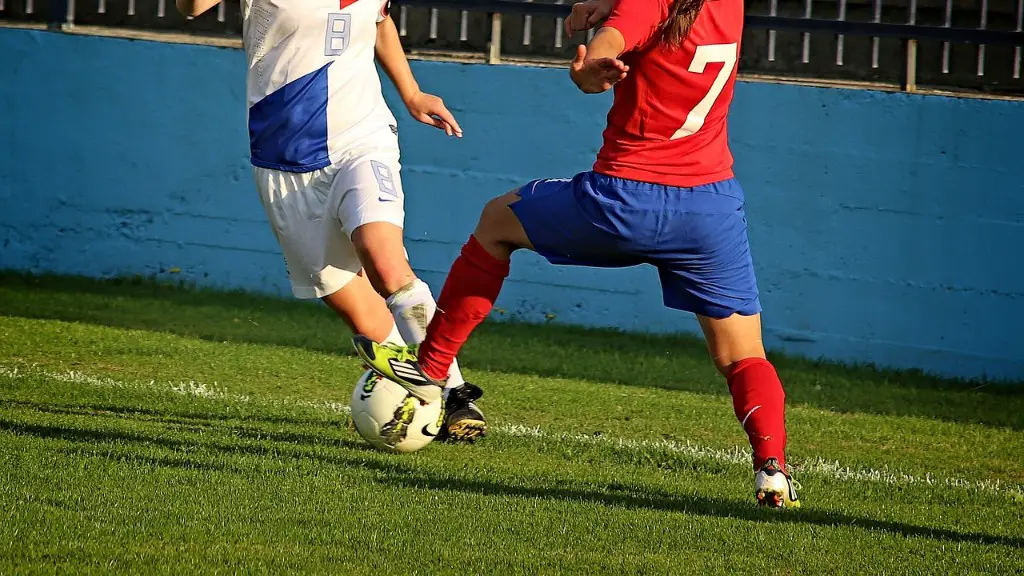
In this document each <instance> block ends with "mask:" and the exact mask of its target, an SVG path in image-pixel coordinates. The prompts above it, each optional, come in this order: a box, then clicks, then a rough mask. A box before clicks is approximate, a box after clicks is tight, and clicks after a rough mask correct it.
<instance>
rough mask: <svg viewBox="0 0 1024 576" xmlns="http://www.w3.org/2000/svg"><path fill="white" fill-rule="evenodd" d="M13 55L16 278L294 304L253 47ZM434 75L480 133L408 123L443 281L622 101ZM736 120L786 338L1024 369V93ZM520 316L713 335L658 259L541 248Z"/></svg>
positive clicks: (417, 248) (771, 110)
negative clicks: (672, 289) (564, 258)
mask: <svg viewBox="0 0 1024 576" xmlns="http://www.w3.org/2000/svg"><path fill="white" fill-rule="evenodd" d="M0 54H2V55H3V56H2V58H0V135H2V139H0V247H2V251H0V268H18V269H25V270H32V271H56V272H66V273H77V274H87V275H94V276H105V275H113V274H124V273H143V274H151V273H157V274H159V273H164V274H166V273H167V271H168V270H170V269H180V272H176V273H177V274H178V275H180V276H181V277H184V278H187V279H192V280H196V281H199V282H202V283H205V284H209V285H215V286H223V287H241V288H247V289H253V290H259V291H264V292H270V293H275V294H281V295H288V294H290V291H289V289H288V287H287V280H286V276H285V272H284V266H283V263H282V261H281V258H280V256H279V253H278V250H277V246H276V244H275V242H274V239H273V236H272V235H271V233H270V231H269V229H268V227H267V224H266V222H265V219H264V216H263V212H262V209H261V207H260V204H259V202H258V200H257V197H256V193H255V191H254V189H253V186H252V183H251V175H250V168H249V165H248V161H247V138H246V130H245V126H244V121H245V111H244V95H243V91H244V78H243V73H244V68H245V63H244V59H243V55H242V54H241V52H239V51H237V50H227V49H217V48H209V47H200V46H181V45H167V44H159V43H151V42H135V41H126V40H115V39H103V38H93V37H84V36H67V35H60V34H50V33H44V32H32V31H20V30H0ZM413 67H414V70H415V72H416V74H417V76H418V77H419V79H420V82H421V84H422V85H423V86H424V88H425V89H427V90H431V91H435V92H436V93H439V94H442V95H443V96H444V97H445V99H446V101H447V103H448V104H449V106H450V107H451V109H452V110H453V111H454V112H455V113H456V114H457V115H458V116H459V119H460V121H461V123H462V125H463V127H464V128H465V130H466V137H465V138H464V139H463V140H462V141H449V140H446V139H445V138H443V137H440V136H439V134H437V133H435V132H434V131H432V130H431V129H428V128H425V127H421V126H419V125H417V124H415V123H414V122H412V121H410V120H408V119H407V118H405V117H403V116H401V115H400V118H401V120H400V123H401V141H402V146H403V162H404V171H403V174H404V178H405V187H406V190H407V193H408V211H409V218H408V227H407V237H408V239H409V252H410V254H411V257H412V261H413V264H414V265H415V266H416V267H417V268H418V269H419V270H420V272H421V273H422V274H423V276H424V278H425V279H426V280H427V281H428V282H430V283H431V284H432V285H433V286H434V287H435V290H438V289H439V288H440V284H441V283H442V282H443V278H444V275H445V273H446V272H447V269H448V266H449V264H450V263H451V261H452V260H453V259H454V257H455V255H456V254H457V252H458V249H459V247H460V245H461V244H462V242H463V241H464V240H465V239H466V237H467V236H468V234H469V232H470V231H471V230H472V228H473V225H474V223H475V219H476V216H477V214H478V213H479V209H480V208H481V206H482V205H483V203H484V202H485V201H486V200H487V199H488V198H490V197H491V196H493V195H495V194H498V193H501V192H504V191H506V190H508V189H511V188H513V187H514V186H516V185H517V184H518V183H522V182H524V181H526V180H528V179H531V178H535V177H546V176H568V175H571V174H573V173H574V172H576V171H579V170H584V169H587V168H588V167H589V165H590V163H591V162H592V160H593V157H594V155H595V153H596V151H597V147H598V145H599V142H600V141H599V137H600V132H601V129H602V127H603V124H604V113H605V111H606V108H607V106H608V103H609V99H608V98H607V97H584V96H582V95H578V94H577V93H575V91H574V89H573V88H572V87H571V85H570V84H569V82H568V81H567V80H566V78H565V74H564V73H563V72H562V71H559V70H550V69H534V68H519V67H487V66H478V65H457V64H447V63H429V62H417V63H414V66H413ZM393 96H394V95H393V94H391V93H389V94H388V97H389V99H390V100H391V101H392V102H394V98H393ZM731 120H732V134H731V138H732V144H733V149H734V152H735V155H736V159H737V173H738V176H739V177H740V179H741V181H742V182H743V183H744V186H745V187H746V189H747V196H748V205H749V206H748V213H749V215H750V220H751V224H750V227H751V231H750V233H751V238H752V242H753V247H754V255H755V259H756V261H757V264H758V274H759V279H760V285H761V289H762V292H763V302H764V305H765V309H766V314H765V323H766V328H767V329H766V332H767V339H768V342H769V345H771V346H774V347H781V348H784V349H786V350H788V351H790V352H795V353H799V354H804V355H807V356H811V357H819V356H822V357H827V358H832V359H839V360H848V361H869V362H876V363H879V364H883V365H888V366H896V367H917V368H923V369H926V370H928V371H933V372H940V373H944V374H953V375H962V376H980V375H987V376H989V377H995V378H1015V379H1022V378H1024V336H1022V335H1021V334H1022V332H1021V326H1024V256H1022V255H1021V253H1022V250H1024V168H1022V164H1024V153H1022V152H1021V150H1022V148H1021V141H1022V137H1024V136H1022V135H1024V102H1004V101H984V100H971V99H955V98H944V97H936V96H909V95H904V94H885V93H877V92H869V91H851V90H837V89H820V88H810V87H798V86H789V85H776V84H760V83H740V85H739V86H738V87H737V91H736V99H735V104H734V106H733V112H732V119H731ZM499 306H500V308H501V309H502V311H504V315H505V316H506V317H512V316H515V317H519V318H523V319H527V320H531V321H546V320H549V319H551V318H552V317H553V318H554V320H555V321H559V322H568V323H576V324H586V325H599V326H618V327H621V328H626V329H631V330H651V331H676V330H693V329H694V327H695V323H694V322H693V320H692V319H691V318H689V317H687V316H686V315H684V314H682V313H676V312H671V311H667V310H665V309H664V308H662V307H661V304H660V292H659V288H658V285H657V280H656V275H655V273H654V272H653V270H648V269H634V270H626V271H622V270H619V271H606V270H592V269H565V268H562V269H559V268H553V267H550V266H548V265H546V264H544V263H543V262H541V261H540V260H539V259H538V258H536V257H534V256H532V255H529V256H524V257H518V259H517V260H516V262H515V265H514V267H513V275H512V279H511V281H510V282H509V284H508V285H507V287H506V290H505V292H504V294H503V296H502V299H501V301H500V302H499Z"/></svg>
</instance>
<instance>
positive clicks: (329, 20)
mask: <svg viewBox="0 0 1024 576" xmlns="http://www.w3.org/2000/svg"><path fill="white" fill-rule="evenodd" d="M386 5H387V1H386V0H384V1H383V2H382V1H381V0H244V3H243V43H244V46H245V51H246V59H247V61H248V74H247V79H246V96H247V101H248V105H249V113H248V116H249V141H250V153H251V156H252V163H253V164H254V165H256V166H260V167H263V168H271V169H275V170H283V171H288V172H310V171H313V170H317V169H319V168H323V167H325V166H329V165H330V164H332V163H333V162H336V161H338V159H339V158H340V157H341V156H342V155H343V154H344V153H345V151H346V149H347V148H350V147H352V146H355V145H358V144H359V143H363V142H365V141H366V139H367V138H375V137H377V136H376V135H378V134H379V135H380V136H379V137H381V138H388V139H389V140H388V141H393V138H394V137H393V134H391V129H390V126H391V125H393V124H395V120H394V116H393V115H392V114H391V111H390V110H389V109H388V107H387V104H386V103H385V102H384V97H383V96H382V95H381V88H380V78H379V77H378V75H377V69H376V66H375V64H374V47H375V44H376V38H377V23H378V22H380V21H381V20H382V19H383V17H384V12H383V11H382V7H384V8H386Z"/></svg>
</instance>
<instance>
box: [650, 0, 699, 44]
mask: <svg viewBox="0 0 1024 576" xmlns="http://www.w3.org/2000/svg"><path fill="white" fill-rule="evenodd" d="M704 2H705V0H676V1H675V3H673V4H672V8H671V9H670V11H669V15H668V20H665V23H664V24H662V25H661V37H662V41H663V42H665V44H668V45H669V46H672V47H678V46H679V45H680V44H682V43H683V40H686V36H687V35H689V34H690V27H691V26H693V22H694V21H695V20H697V14H700V9H701V8H703V7H704Z"/></svg>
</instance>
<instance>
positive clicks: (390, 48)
mask: <svg viewBox="0 0 1024 576" xmlns="http://www.w3.org/2000/svg"><path fill="white" fill-rule="evenodd" d="M375 50H376V54H377V61H378V62H380V65H381V67H382V68H384V71H385V72H386V73H387V75H388V78H391V82H392V83H393V84H394V85H395V88H397V89H398V94H399V96H401V98H402V102H404V103H405V107H406V109H408V110H409V115H410V116H412V117H413V118H415V119H416V120H417V121H419V122H422V123H424V124H427V125H429V126H434V127H436V128H439V129H441V130H444V131H445V133H446V134H448V135H449V136H457V137H459V138H462V127H461V126H459V123H458V122H456V120H455V116H453V115H452V113H451V112H449V111H448V108H447V107H446V106H445V105H444V101H442V100H441V99H440V98H438V97H437V96H434V95H433V94H427V93H426V92H423V91H422V90H420V86H419V84H417V83H416V78H415V77H413V75H412V69H411V68H409V60H408V59H407V58H406V57H405V51H404V50H402V42H401V40H400V39H399V36H398V29H397V28H395V22H394V20H392V19H391V17H390V16H388V17H387V18H384V19H383V20H382V21H381V22H380V23H379V24H377V45H376V47H375Z"/></svg>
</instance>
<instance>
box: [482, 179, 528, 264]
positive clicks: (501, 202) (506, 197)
mask: <svg viewBox="0 0 1024 576" xmlns="http://www.w3.org/2000/svg"><path fill="white" fill-rule="evenodd" d="M517 200H519V193H518V190H515V191H512V192H509V193H507V194H503V195H501V196H498V197H496V198H492V199H491V200H490V201H489V202H488V203H487V204H486V205H485V206H484V209H483V211H482V212H481V213H480V221H479V222H478V223H477V225H476V230H475V231H474V232H473V236H475V237H476V239H477V242H480V244H481V245H482V246H483V247H484V249H485V250H487V251H488V252H489V253H490V254H491V255H492V256H494V257H496V258H501V259H508V258H509V256H510V255H511V254H512V252H514V251H516V250H518V249H519V248H530V242H529V239H528V238H527V237H526V232H525V231H524V230H523V226H522V224H520V223H519V219H518V218H516V215H515V213H514V212H513V211H512V209H511V208H510V207H509V205H510V204H512V203H514V202H516V201H517Z"/></svg>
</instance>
